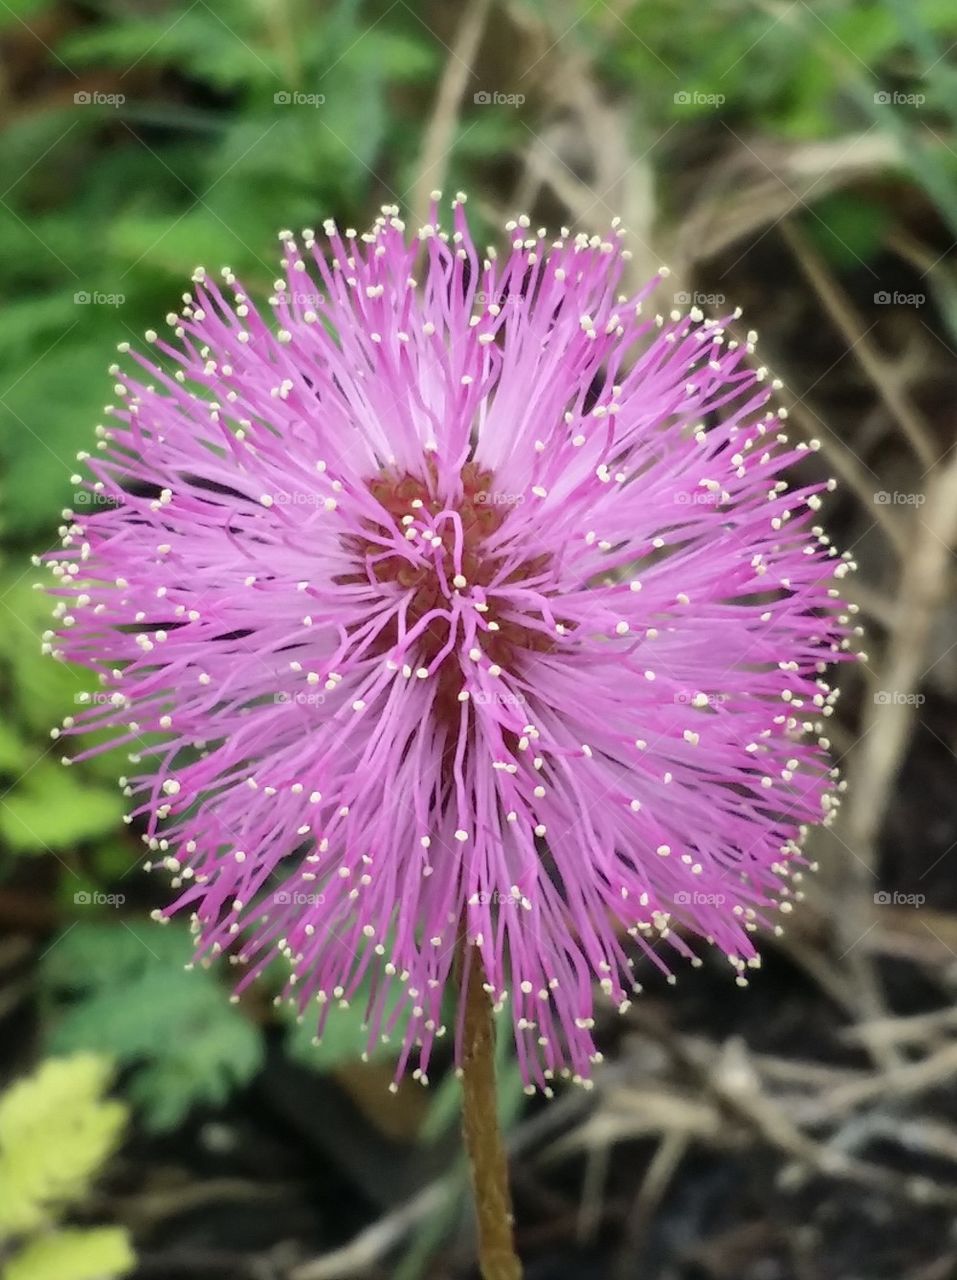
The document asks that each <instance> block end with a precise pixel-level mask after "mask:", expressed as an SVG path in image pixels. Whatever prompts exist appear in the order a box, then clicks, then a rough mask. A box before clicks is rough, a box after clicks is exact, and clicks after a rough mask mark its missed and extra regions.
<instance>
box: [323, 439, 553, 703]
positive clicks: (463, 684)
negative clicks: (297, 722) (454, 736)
mask: <svg viewBox="0 0 957 1280" xmlns="http://www.w3.org/2000/svg"><path fill="white" fill-rule="evenodd" d="M368 488H369V492H370V493H371V494H372V496H373V497H374V498H375V499H376V501H377V502H378V503H379V505H380V506H381V507H382V508H383V510H384V511H385V512H386V513H387V514H388V517H391V519H385V518H384V519H382V520H377V519H369V520H365V521H363V529H364V533H363V534H358V535H355V534H354V535H350V536H348V537H347V538H345V539H344V540H343V545H344V549H345V550H346V551H347V553H348V555H349V558H350V559H351V560H353V561H354V562H355V564H356V567H355V570H354V571H353V572H350V573H347V574H344V575H342V576H340V577H339V578H338V579H337V581H338V582H341V583H352V584H358V583H362V584H367V585H382V586H383V587H386V588H387V589H388V588H389V587H390V586H391V587H392V588H393V590H392V591H390V592H389V594H390V595H393V596H394V597H395V598H396V599H398V598H399V597H401V598H402V600H403V604H404V616H403V615H402V614H399V613H395V614H393V615H392V616H391V617H390V618H389V620H388V622H387V623H386V624H385V626H384V627H383V628H382V630H381V631H380V633H379V635H378V636H377V638H376V642H375V645H374V647H373V652H374V653H376V654H386V653H389V652H394V651H395V650H396V648H397V647H400V648H402V649H404V650H405V656H404V661H405V662H406V663H408V664H409V665H410V666H412V667H414V668H415V669H417V670H423V669H424V670H427V671H428V672H429V678H434V679H436V680H437V688H436V693H435V701H434V704H433V711H434V714H435V715H436V717H437V718H438V719H439V720H441V721H443V722H445V723H446V724H447V725H450V726H451V725H457V724H458V722H459V715H460V707H459V694H460V692H461V691H462V690H463V689H466V688H468V682H467V680H466V676H465V672H464V671H463V667H462V663H461V661H460V654H461V650H462V647H463V645H464V644H465V642H466V628H467V624H468V621H469V620H468V618H467V615H468V614H469V613H470V612H471V611H472V610H476V613H477V615H479V616H480V618H481V621H480V622H479V624H478V626H477V636H476V645H477V647H478V648H480V649H481V651H482V655H483V660H484V661H486V662H487V663H488V664H491V665H495V666H497V667H499V668H501V670H502V672H503V673H510V674H516V673H518V672H519V671H520V670H521V667H522V661H523V656H524V655H527V654H528V653H530V652H538V653H550V652H552V651H553V650H554V648H555V641H554V639H553V638H552V637H551V636H550V635H549V634H547V632H546V630H545V629H544V623H543V621H542V615H541V613H540V612H537V611H535V610H534V609H532V610H529V609H528V608H522V609H521V610H520V609H519V608H518V607H517V606H516V603H515V601H514V600H513V599H511V598H510V594H509V588H512V587H515V586H516V585H519V584H524V583H532V582H535V581H536V580H538V581H539V582H540V581H541V579H542V577H543V575H544V574H546V573H547V571H548V569H549V567H550V566H551V560H552V557H551V556H550V555H548V554H541V555H535V556H524V555H523V554H522V553H521V552H520V551H518V550H517V549H516V547H515V545H514V544H512V543H509V542H508V540H506V539H502V538H498V539H494V535H496V534H497V533H498V532H499V530H500V529H501V528H502V526H503V525H504V524H505V521H506V520H507V519H508V514H509V511H510V509H511V508H512V506H513V505H515V504H516V503H520V502H521V501H522V499H521V497H520V496H519V497H517V498H510V497H509V496H507V495H501V494H499V493H497V491H496V489H495V483H494V476H493V473H492V472H491V471H490V470H488V469H485V468H482V467H480V466H479V465H478V464H477V463H475V462H467V463H466V464H465V465H464V466H463V467H462V470H461V472H460V474H459V484H458V485H457V486H456V488H457V490H458V492H457V494H456V496H455V497H453V498H451V499H445V498H443V497H440V496H439V494H438V484H437V475H436V468H435V464H434V463H433V462H431V461H430V462H429V464H428V466H427V467H426V474H425V476H424V477H422V476H416V475H412V474H411V473H409V472H407V471H405V472H399V471H397V470H394V469H389V468H384V469H383V470H382V471H380V472H379V474H378V475H376V476H374V477H373V478H372V479H371V480H370V481H369V482H368ZM493 539H494V542H493ZM394 588H399V592H398V593H395V591H394ZM476 606H478V609H476ZM423 624H424V625H423ZM453 630H454V631H455V634H453ZM410 637H411V638H410Z"/></svg>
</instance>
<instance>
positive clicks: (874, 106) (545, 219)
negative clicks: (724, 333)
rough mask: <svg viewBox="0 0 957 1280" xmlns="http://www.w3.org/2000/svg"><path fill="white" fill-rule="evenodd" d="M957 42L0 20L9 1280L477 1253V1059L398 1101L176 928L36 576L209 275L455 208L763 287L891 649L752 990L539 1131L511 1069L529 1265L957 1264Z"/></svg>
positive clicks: (231, 1270)
mask: <svg viewBox="0 0 957 1280" xmlns="http://www.w3.org/2000/svg"><path fill="white" fill-rule="evenodd" d="M955 59H957V9H955V6H954V3H953V0H813V2H809V3H804V2H803V0H795V2H790V0H711V2H710V3H708V4H701V3H700V0H639V2H638V3H633V2H629V0H607V2H606V0H594V2H593V3H589V2H588V0H549V2H548V3H546V2H545V0H540V2H536V0H504V2H492V0H471V2H469V0H466V2H465V3H463V4H461V5H456V6H453V5H448V4H442V3H438V2H436V3H429V2H428V0H425V2H424V3H421V4H413V3H406V2H405V0H392V2H391V3H390V2H389V0H366V2H362V0H327V2H325V3H320V2H319V0H312V2H307V0H232V3H231V4H228V5H225V4H223V5H221V4H214V3H207V2H206V0H176V2H170V0H112V2H110V3H98V2H96V0H92V2H90V3H81V2H77V3H63V2H60V0H53V2H50V0H9V3H7V2H5V0H0V113H2V133H0V291H2V306H0V423H2V426H0V459H2V467H3V472H4V482H5V483H4V507H3V553H2V565H0V575H2V576H0V692H2V698H3V716H2V723H0V774H2V779H0V1186H2V1190H0V1275H2V1276H3V1278H4V1280H103V1278H105V1277H113V1276H121V1275H124V1276H134V1277H136V1278H137V1280H177V1278H179V1277H182V1278H184V1280H246V1278H247V1277H248V1278H249V1280H342V1278H343V1277H350V1276H365V1277H390V1278H391V1277H396V1278H397V1280H416V1278H418V1277H434V1278H436V1280H437V1278H440V1277H441V1278H449V1280H466V1278H467V1277H470V1276H472V1275H473V1274H474V1272H473V1270H472V1263H471V1259H472V1257H473V1240H472V1236H471V1231H472V1228H471V1219H470V1212H469V1205H468V1200H467V1197H466V1194H465V1181H464V1174H463V1169H462V1166H461V1162H460V1156H459V1145H458V1138H457V1096H456V1088H455V1084H454V1081H453V1080H452V1079H451V1077H450V1076H449V1075H448V1073H447V1072H443V1070H438V1071H436V1072H434V1073H433V1074H434V1076H435V1083H434V1087H433V1088H432V1089H431V1090H430V1091H428V1092H426V1091H424V1090H422V1089H421V1088H419V1087H418V1086H417V1085H415V1084H414V1083H412V1082H408V1083H406V1084H405V1085H403V1087H402V1088H401V1090H400V1092H399V1094H398V1096H397V1097H396V1098H393V1097H392V1095H390V1094H389V1093H388V1092H387V1091H386V1084H387V1082H388V1080H389V1079H390V1078H391V1073H392V1064H391V1062H390V1060H389V1058H388V1054H387V1053H386V1052H385V1051H384V1056H383V1058H382V1059H381V1060H380V1061H374V1062H369V1063H361V1062H360V1061H359V1060H358V1053H359V1049H360V1047H361V1040H362V1036H361V1032H360V1028H359V1026H358V1018H359V1017H360V1014H361V1011H358V1010H357V1011H356V1013H355V1014H354V1015H353V1014H351V1013H348V1012H340V1013H339V1014H338V1015H337V1016H336V1017H334V1018H333V1019H332V1020H331V1021H330V1024H329V1029H328V1032H327V1034H326V1037H325V1040H324V1042H323V1044H322V1045H321V1046H320V1047H319V1048H316V1047H314V1046H313V1045H312V1044H311V1043H310V1040H311V1035H312V1029H311V1028H309V1027H297V1026H296V1025H295V1024H294V1023H290V1022H289V1020H288V1019H287V1018H286V1017H285V1016H284V1014H283V1013H282V1011H280V1010H277V1009H275V1008H274V1007H273V1004H272V995H273V992H272V990H270V989H269V984H268V983H265V984H263V985H262V987H261V988H260V989H258V990H256V991H255V992H253V993H252V994H250V995H247V996H245V997H244V998H243V1000H242V1002H241V1003H239V1004H230V1003H229V1002H228V999H227V988H226V986H225V985H224V975H223V974H221V973H219V972H217V971H216V970H196V971H187V970H185V969H184V967H183V966H184V964H186V963H187V962H188V960H189V946H188V942H187V939H186V937H185V936H184V933H183V932H182V931H181V930H180V929H178V928H177V927H171V928H168V929H165V930H160V929H159V928H157V927H156V926H154V925H152V924H151V923H150V921H149V918H148V915H149V911H150V909H151V908H152V907H154V906H156V905H158V904H159V903H160V902H161V901H162V897H161V895H162V892H163V887H162V885H161V884H160V883H159V882H158V881H157V880H156V879H155V878H149V877H147V876H145V875H144V874H143V873H142V845H141V844H140V841H139V837H138V832H137V831H136V830H135V829H131V828H129V827H126V826H124V825H123V823H122V821H121V815H122V799H121V796H120V794H119V790H118V788H117V786H116V785H115V781H114V780H115V777H116V775H117V774H118V773H120V772H122V770H123V764H124V761H123V759H122V758H120V759H117V758H116V757H115V756H113V757H103V758H99V759H97V760H95V761H91V762H89V763H88V764H86V765H83V766H81V767H78V768H76V769H74V770H71V771H66V770H63V769H61V768H60V766H59V764H58V757H59V754H60V752H59V750H58V749H57V748H56V744H54V743H52V742H51V740H50V737H49V729H50V726H51V725H53V724H56V723H59V721H60V720H61V718H62V716H63V715H64V714H65V713H68V712H69V709H70V705H71V704H72V703H73V701H74V700H75V699H76V698H77V697H78V695H80V694H81V693H82V692H83V691H84V690H85V689H86V688H88V683H89V682H88V678H87V677H85V676H83V675H81V674H79V673H75V672H72V671H71V670H69V669H67V668H64V667H60V666H57V665H55V664H54V663H52V662H49V661H48V660H46V659H43V658H41V657H40V655H39V634H40V632H41V630H42V629H43V628H44V627H45V626H46V625H47V624H48V620H49V612H50V606H49V603H48V601H46V600H45V599H44V598H43V597H42V596H41V595H39V594H38V593H37V592H36V591H34V590H33V585H32V584H33V583H34V581H35V580H36V579H37V577H38V576H39V575H38V573H37V571H36V570H35V569H34V568H33V567H32V566H31V564H30V559H29V557H30V555H31V554H35V553H38V552H42V551H43V550H45V549H47V548H49V547H51V546H53V545H54V544H55V543H57V541H58V538H57V526H58V523H59V522H60V519H61V510H62V509H63V508H64V507H68V506H71V505H73V504H75V503H80V502H81V501H82V499H83V498H84V497H85V494H83V493H82V492H80V493H79V495H78V496H75V495H76V489H77V486H76V483H75V482H74V481H71V475H72V474H73V471H74V461H73V459H74V457H75V454H76V452H77V450H81V449H85V448H90V447H91V445H92V441H93V428H94V426H95V425H96V423H97V421H98V414H99V413H100V411H101V408H102V405H103V402H104V401H105V399H106V398H108V396H109V394H110V384H111V379H109V377H108V374H107V366H108V365H109V363H110V360H111V358H112V353H113V351H114V349H115V346H116V344H117V343H120V342H126V341H133V342H135V341H137V340H138V339H140V338H141V335H142V333H143V330H144V329H146V328H148V327H150V326H153V325H155V326H156V327H160V323H159V322H161V321H162V319H163V317H164V316H165V315H166V313H167V312H168V311H170V310H171V309H175V308H176V307H177V306H178V305H179V298H180V295H181V294H182V292H183V290H184V289H185V288H186V287H188V284H187V282H188V277H189V275H190V273H191V272H192V270H193V268H194V267H195V266H196V265H197V264H198V263H203V264H204V265H206V266H208V267H209V268H210V269H213V270H215V269H216V268H218V267H219V266H220V265H222V264H229V265H230V266H231V267H232V268H233V269H234V270H235V271H237V272H238V273H239V274H240V275H241V276H242V278H243V279H244V281H245V283H246V284H247V286H248V287H249V289H250V290H251V291H253V292H256V293H260V294H265V293H268V291H269V288H270V284H271V282H272V280H273V279H274V277H275V275H276V273H277V260H278V248H277V241H276V238H275V237H276V232H277V231H278V230H279V229H280V228H283V227H287V226H289V227H301V226H304V225H305V226H312V225H318V224H321V222H322V220H323V219H324V218H326V217H328V216H334V217H335V218H336V219H337V221H338V222H339V224H340V225H342V226H347V225H355V226H357V227H359V228H362V227H363V226H364V225H365V224H367V223H368V222H370V221H371V220H372V218H373V216H374V215H375V213H376V212H377V210H378V206H379V205H380V204H381V203H383V202H389V203H392V202H395V203H398V204H400V205H402V206H403V209H404V211H407V212H408V216H409V217H410V218H412V219H415V218H421V216H422V214H423V212H424V208H425V205H426V203H427V199H428V193H429V191H430V190H431V189H432V188H434V187H441V188H443V189H444V190H445V191H446V192H447V193H451V192H453V191H455V190H456V189H459V188H461V189H463V190H466V191H468V192H469V193H470V196H471V200H470V205H469V210H470V214H471V216H472V218H473V219H474V220H475V222H476V224H477V230H478V232H479V234H480V236H481V237H482V238H483V239H487V238H494V237H495V236H496V234H497V233H498V230H497V229H498V228H500V227H501V225H502V223H503V222H504V220H505V219H506V218H508V217H511V216H514V215H516V214H517V213H520V212H527V213H529V214H530V215H531V216H532V218H533V225H535V226H537V225H548V226H550V227H553V228H556V229H557V228H558V227H560V226H561V225H563V224H565V225H569V226H571V227H573V228H575V229H585V230H589V231H592V230H601V229H604V228H605V227H606V226H607V224H608V222H609V220H610V219H611V218H612V217H613V216H615V215H620V216H621V217H622V219H623V221H624V223H625V225H626V226H627V227H628V228H629V230H630V232H631V241H630V243H631V247H632V249H633V252H634V258H633V261H632V263H631V273H632V281H631V283H633V284H637V283H639V282H640V281H641V280H642V279H643V278H644V277H646V276H648V275H649V274H651V273H652V272H653V271H654V270H655V269H656V268H657V267H658V265H659V264H660V263H662V262H664V263H667V264H669V265H670V267H671V269H672V273H673V274H672V276H671V278H670V279H669V281H667V282H666V287H665V286H663V287H662V289H661V290H660V291H659V295H658V305H659V307H660V308H661V309H663V310H669V309H670V308H671V307H673V306H676V305H677V306H688V305H695V304H697V305H699V306H701V307H702V309H703V310H704V311H706V312H714V313H723V312H726V311H727V310H729V309H730V308H732V307H734V306H736V305H740V306H742V307H743V308H744V318H743V320H742V322H741V323H742V326H743V329H742V332H746V331H747V329H749V328H752V327H753V328H754V329H756V330H758V332H759V334H760V345H759V352H760V356H761V359H762V361H764V362H765V363H766V364H767V365H768V366H769V368H770V369H771V371H772V374H773V375H774V376H777V377H780V378H781V379H782V380H783V382H784V384H785V389H784V391H783V392H782V393H781V398H782V402H783V403H784V404H785V405H786V406H787V407H788V409H789V411H790V422H791V427H792V429H793V432H794V433H795V435H796V436H797V437H798V438H803V439H806V440H808V441H811V440H817V441H819V442H820V447H819V448H818V449H817V451H816V452H814V451H812V452H809V455H808V462H807V464H806V465H807V468H808V475H809V476H812V475H813V476H818V477H820V476H821V475H833V476H836V477H837V478H838V479H839V480H840V481H841V484H840V487H839V489H838V491H837V492H836V493H835V494H834V495H832V496H831V498H830V499H829V501H828V503H827V505H826V510H825V517H826V522H827V526H828V529H829V532H830V533H831V534H832V535H833V537H834V539H835V541H836V542H837V544H838V545H839V546H840V547H842V548H850V549H852V551H853V553H854V555H855V557H856V559H857V560H858V562H859V564H860V572H859V573H858V574H857V575H856V576H855V577H854V578H853V579H848V580H847V582H848V584H849V585H848V592H849V594H850V597H851V599H853V600H854V601H855V602H856V603H857V604H858V605H859V607H860V610H861V620H862V621H863V622H864V623H865V625H866V630H867V637H866V642H865V644H866V648H867V651H868V657H867V660H866V661H865V662H863V663H861V664H859V665H857V666H855V667H854V668H853V669H848V670H845V671H843V672H842V681H843V694H842V698H841V700H840V703H839V708H838V712H837V714H836V715H835V716H834V718H833V720H832V731H831V734H830V737H831V742H832V746H833V753H834V756H835V759H837V760H838V761H839V762H840V765H841V768H842V771H843V772H844V774H845V775H846V776H847V778H848V780H849V790H848V798H847V801H846V803H845V805H844V807H843V809H842V816H841V820H840V822H839V823H838V824H837V825H836V826H835V828H833V830H831V831H830V832H828V833H826V834H823V833H815V835H814V836H813V837H812V841H811V846H810V847H811V854H812V856H813V857H815V858H817V859H818V860H819V861H820V864H821V869H820V872H819V873H818V874H817V875H816V876H813V877H809V878H808V885H807V899H806V901H805V903H804V904H803V906H802V908H801V909H800V910H798V911H796V912H795V913H794V915H793V916H792V917H791V919H790V922H789V927H788V930H787V932H786V933H785V935H784V936H783V937H781V938H774V939H768V941H767V943H766V954H765V965H764V968H763V970H762V971H761V972H760V973H759V974H756V975H755V977H754V980H753V981H752V984H751V986H750V988H749V989H748V990H747V991H740V990H738V989H737V988H736V987H735V986H734V984H733V982H731V981H730V974H729V972H728V970H727V964H726V963H723V962H722V959H721V957H717V958H714V957H712V958H708V960H707V962H706V964H705V966H704V968H702V969H700V970H696V971H693V970H687V971H683V972H681V974H680V976H679V982H678V984H677V986H676V987H674V988H672V987H669V986H667V985H665V984H663V983H661V982H660V981H659V980H656V978H655V977H654V975H652V974H646V975H644V977H643V981H645V982H646V986H647V995H646V996H645V997H643V999H642V1000H641V1001H639V1002H638V1003H637V1004H636V1006H635V1007H633V1008H632V1009H631V1010H630V1012H629V1013H628V1014H627V1015H626V1016H625V1017H623V1018H612V1017H608V1018H607V1019H606V1020H605V1021H603V1022H602V1023H601V1024H600V1026H599V1031H598V1034H599V1038H600V1041H601V1044H602V1047H603V1050H604V1053H605V1058H606V1061H605V1064H604V1066H603V1067H602V1068H601V1070H600V1071H599V1073H598V1076H597V1080H596V1087H595V1088H594V1089H593V1090H592V1091H591V1092H589V1093H585V1092H583V1091H581V1090H568V1091H567V1092H564V1093H560V1094H559V1096H558V1097H557V1098H556V1099H555V1101H554V1102H552V1103H550V1104H544V1103H543V1102H541V1101H540V1100H537V1099H527V1098H525V1097H524V1095H523V1094H522V1090H521V1085H520V1081H519V1080H518V1079H517V1075H516V1072H515V1069H514V1064H513V1063H512V1062H511V1060H510V1057H509V1052H508V1045H507V1044H505V1045H502V1046H501V1052H502V1063H501V1081H502V1084H501V1088H502V1097H501V1106H502V1110H503V1115H504V1117H505V1119H506V1122H507V1125H508V1133H509V1141H510V1143H511V1148H512V1152H513V1179H514V1191H515V1198H516V1213H517V1226H518V1241H519V1245H520V1248H521V1251H522V1254H523V1256H524V1258H525V1260H526V1264H527V1269H528V1275H529V1277H530V1278H533V1280H565V1278H567V1277H574V1278H576V1280H588V1278H589V1277H596V1278H598V1277H601V1278H602V1280H604V1278H606V1277H611V1280H630V1278H632V1277H640V1278H641V1280H951V1278H952V1277H954V1276H957V1232H955V1227H954V1209H955V1206H957V1093H955V1081H957V1010H955V1008H954V995H955V992H957V860H955V857H954V850H955V848H957V775H955V754H954V753H955V749H957V715H955V712H957V611H955V604H957V597H955V591H954V586H955V572H954V570H955V561H954V554H953V553H954V547H955V544H957V452H955V451H954V450H953V444H954V437H955V428H957V418H955V394H954V393H955V385H957V355H955V347H957V270H955V265H957V255H955V252H954V244H955V236H957V66H955ZM439 1065H440V1066H447V1064H445V1063H440V1064H439Z"/></svg>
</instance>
